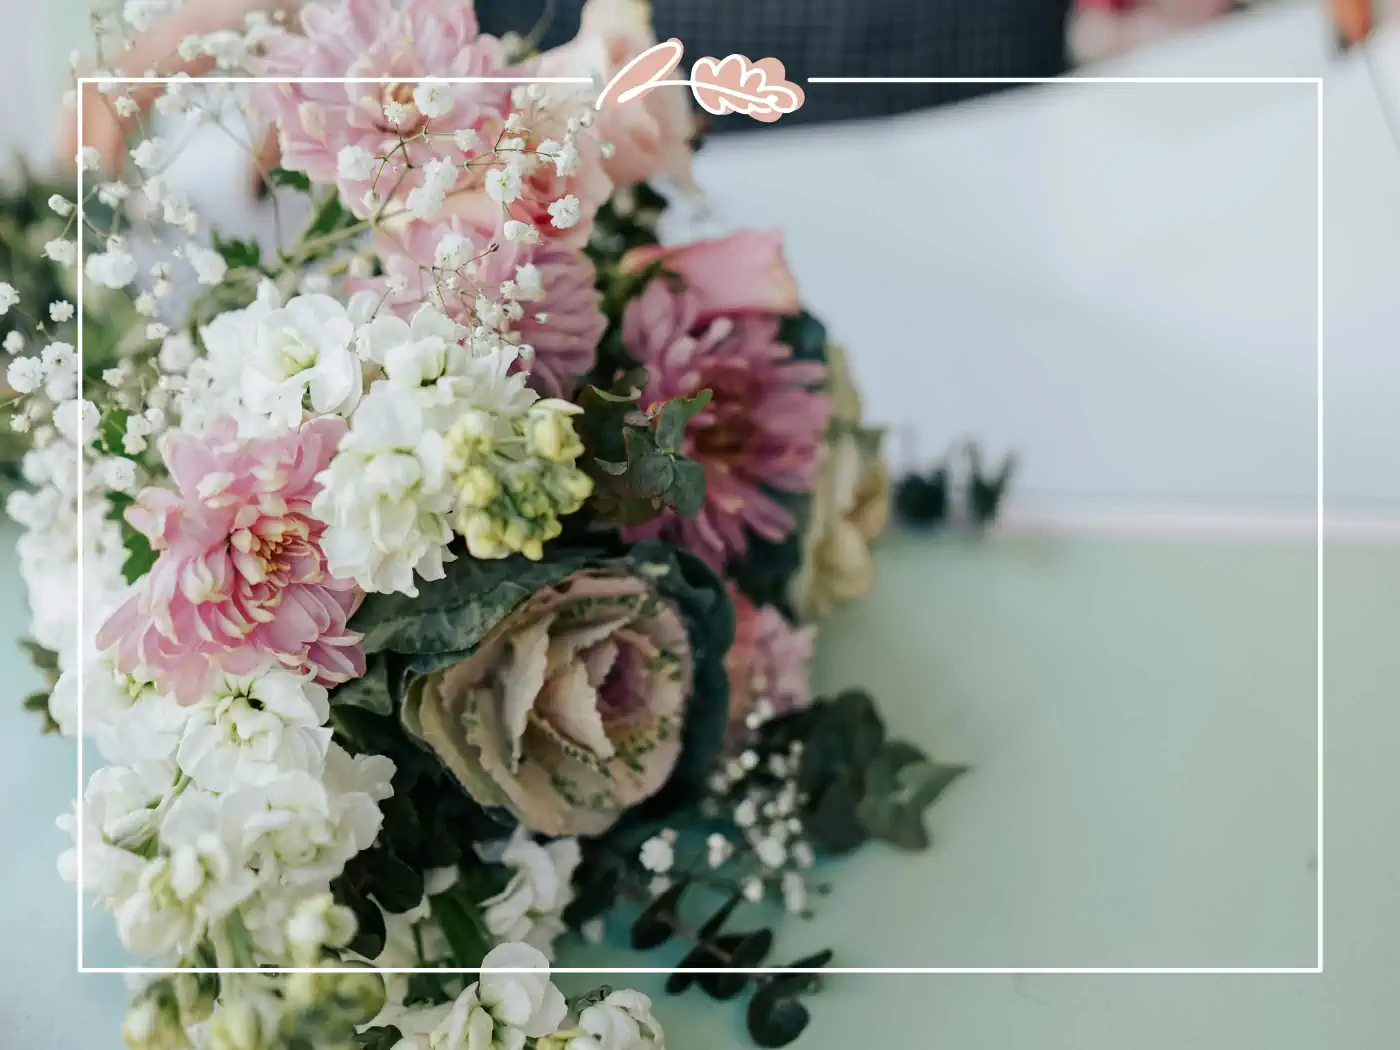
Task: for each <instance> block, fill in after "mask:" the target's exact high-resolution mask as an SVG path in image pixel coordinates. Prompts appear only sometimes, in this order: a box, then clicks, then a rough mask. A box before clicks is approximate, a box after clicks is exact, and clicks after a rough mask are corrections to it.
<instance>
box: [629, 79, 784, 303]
mask: <svg viewBox="0 0 1400 1050" xmlns="http://www.w3.org/2000/svg"><path fill="white" fill-rule="evenodd" d="M652 94H656V92H652ZM658 259H659V260H662V261H663V262H664V263H665V266H666V270H667V271H668V272H670V273H673V274H675V275H676V276H677V277H679V278H680V279H681V281H682V282H683V283H684V284H685V286H686V287H687V288H689V289H690V291H691V292H692V293H694V295H695V297H696V299H697V300H698V302H699V307H698V309H699V312H700V320H701V321H708V320H709V319H710V318H711V317H714V316H716V315H718V314H747V313H765V314H795V313H797V311H798V310H799V309H800V303H799V300H798V296H797V282H796V281H795V280H794V279H793V276H792V271H791V270H789V269H788V264H787V259H786V258H785V257H784V256H783V235H782V234H781V233H779V232H778V231H777V230H739V231H737V232H735V233H731V234H729V236H727V237H717V238H715V239H714V240H708V241H696V242H694V243H693V244H686V245H682V246H681V247H679V248H673V247H669V246H663V245H659V244H656V245H651V244H648V245H643V246H642V247H640V248H633V249H632V250H631V251H630V252H628V253H627V254H626V255H624V256H623V257H622V268H623V269H624V270H628V271H631V272H632V273H637V272H639V271H641V270H643V269H645V268H646V267H647V266H650V265H651V264H652V263H654V262H656V261H657V260H658Z"/></svg>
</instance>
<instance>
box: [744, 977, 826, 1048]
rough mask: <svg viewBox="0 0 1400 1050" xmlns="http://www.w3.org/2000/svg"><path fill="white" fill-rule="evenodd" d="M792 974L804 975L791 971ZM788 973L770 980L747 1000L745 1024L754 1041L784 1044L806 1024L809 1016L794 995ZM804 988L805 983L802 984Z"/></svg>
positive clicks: (767, 1045) (761, 1044)
mask: <svg viewBox="0 0 1400 1050" xmlns="http://www.w3.org/2000/svg"><path fill="white" fill-rule="evenodd" d="M792 976H793V977H806V976H807V975H805V974H793V975H792ZM786 978H787V975H784V976H783V977H776V978H774V979H773V980H771V981H769V982H768V983H767V984H765V985H764V986H763V987H762V988H760V989H759V990H758V991H757V992H755V993H754V996H753V998H752V999H750V1000H749V1009H748V1027H749V1035H751V1036H752V1037H753V1041H754V1042H755V1043H756V1044H757V1045H759V1046H762V1047H780V1046H787V1045H788V1044H789V1043H791V1042H792V1041H793V1040H794V1039H796V1038H797V1037H798V1036H799V1035H801V1034H802V1031H803V1029H805V1028H806V1027H807V1023H808V1022H809V1021H810V1020H811V1019H812V1015H811V1014H809V1013H808V1012H807V1008H806V1007H805V1006H803V1005H802V1003H801V1002H800V1001H798V998H797V992H796V990H795V988H794V985H793V984H792V983H791V982H789V981H788V980H787V979H786ZM802 987H803V990H805V986H802Z"/></svg>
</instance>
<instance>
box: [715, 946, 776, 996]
mask: <svg viewBox="0 0 1400 1050" xmlns="http://www.w3.org/2000/svg"><path fill="white" fill-rule="evenodd" d="M711 943H712V945H713V949H712V951H713V952H714V954H713V955H712V958H715V959H718V960H720V961H719V964H718V965H721V966H728V967H732V969H731V970H730V971H729V972H728V973H703V974H700V975H699V977H698V978H697V979H698V980H699V982H700V987H701V988H703V989H705V991H706V992H707V993H708V994H709V995H710V997H711V998H713V999H732V998H734V996H736V995H738V994H739V993H740V992H742V991H743V990H744V986H745V985H746V984H748V983H749V974H748V973H747V972H746V971H748V970H750V969H752V968H753V967H755V966H757V965H759V963H761V962H763V958H764V956H766V955H767V954H768V951H769V949H770V948H772V947H773V931H772V930H770V929H767V928H764V929H758V930H754V931H753V932H751V933H731V934H726V935H725V936H723V937H716V938H715V939H714V941H713V942H711ZM712 965H713V964H712Z"/></svg>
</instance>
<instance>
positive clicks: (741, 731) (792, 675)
mask: <svg viewBox="0 0 1400 1050" xmlns="http://www.w3.org/2000/svg"><path fill="white" fill-rule="evenodd" d="M729 597H730V599H731V600H732V601H733V602H734V644H733V645H731V646H730V647H729V652H728V653H727V654H726V655H725V657H724V669H725V671H726V672H727V673H728V675H729V731H728V733H727V734H726V737H725V750H726V751H727V752H728V753H729V754H731V755H732V754H737V753H738V752H740V751H742V750H743V749H744V747H745V746H747V744H748V742H749V741H750V740H751V739H752V738H753V735H754V734H753V729H752V728H751V727H750V726H749V725H748V724H747V720H748V717H749V715H751V714H755V713H757V710H756V709H757V708H758V706H759V704H760V703H762V704H765V705H767V708H768V710H767V712H766V714H767V715H768V716H769V717H774V716H778V715H785V714H788V713H790V712H792V711H801V710H803V709H804V708H807V707H810V706H811V703H812V683H811V679H810V677H809V674H808V672H809V669H810V666H811V663H812V644H813V642H814V641H815V640H816V633H817V629H816V627H814V626H809V627H794V626H793V625H792V624H790V623H788V621H787V620H786V619H785V618H784V617H783V614H782V613H780V612H779V611H778V610H777V609H775V608H773V607H772V606H771V605H765V606H762V607H761V608H760V607H758V606H755V605H754V604H753V602H751V601H749V599H748V598H747V597H746V596H745V595H744V593H743V592H742V591H740V590H739V589H738V588H737V587H736V586H734V585H733V584H732V583H731V584H730V585H729Z"/></svg>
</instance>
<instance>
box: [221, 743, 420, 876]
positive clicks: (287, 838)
mask: <svg viewBox="0 0 1400 1050" xmlns="http://www.w3.org/2000/svg"><path fill="white" fill-rule="evenodd" d="M360 757H361V758H362V757H364V756H360ZM373 757H374V758H382V756H373ZM383 761H384V762H385V763H388V766H389V767H390V768H391V769H392V766H393V763H391V762H388V760H387V759H383ZM326 763H327V771H326V776H325V777H324V778H321V777H317V776H312V775H311V774H309V773H306V772H303V771H301V770H292V771H290V772H285V773H279V774H277V775H276V776H274V777H273V778H272V779H270V780H268V781H266V782H265V783H261V784H253V785H247V786H244V787H239V788H237V789H236V790H234V791H232V792H230V793H229V794H228V795H226V796H224V797H223V799H222V800H221V810H220V815H221V817H222V818H223V819H225V820H226V821H227V822H228V826H229V827H231V828H234V829H237V834H238V836H239V841H240V845H241V848H242V849H243V850H244V851H246V853H247V855H248V856H249V857H250V858H251V859H252V860H253V861H254V862H256V864H257V866H258V869H259V872H260V874H261V875H262V877H263V878H264V879H268V878H272V879H276V880H278V881H279V882H280V883H281V884H283V885H285V886H294V887H295V886H309V887H313V888H316V889H318V890H319V889H320V888H323V887H324V886H325V885H326V884H328V883H329V882H330V880H332V879H334V878H336V877H337V876H338V875H339V874H340V873H341V871H342V870H344V868H345V862H346V861H348V860H349V859H350V858H351V857H353V856H354V855H355V854H357V853H359V852H360V851H361V850H365V849H368V848H369V847H370V846H371V845H372V844H373V843H374V838H375V836H376V835H378V834H379V826H380V824H381V823H382V821H383V815H382V814H381V813H380V810H379V801H380V799H379V798H376V797H375V794H374V793H372V792H371V791H367V790H360V789H361V788H364V787H371V786H372V785H371V784H368V783H357V782H356V781H357V780H360V779H366V778H365V777H364V769H363V764H362V763H361V762H360V760H359V758H352V757H351V756H350V755H348V754H346V753H345V751H344V750H343V749H341V748H340V747H339V745H336V744H332V745H331V748H330V751H329V753H328V754H327V756H326ZM372 779H374V780H375V784H378V774H372ZM383 790H388V789H387V785H384V786H383V787H375V792H379V791H383ZM380 797H381V798H382V797H387V796H384V795H382V794H381V796H380Z"/></svg>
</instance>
